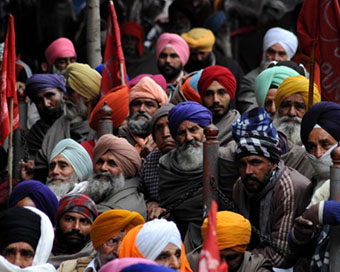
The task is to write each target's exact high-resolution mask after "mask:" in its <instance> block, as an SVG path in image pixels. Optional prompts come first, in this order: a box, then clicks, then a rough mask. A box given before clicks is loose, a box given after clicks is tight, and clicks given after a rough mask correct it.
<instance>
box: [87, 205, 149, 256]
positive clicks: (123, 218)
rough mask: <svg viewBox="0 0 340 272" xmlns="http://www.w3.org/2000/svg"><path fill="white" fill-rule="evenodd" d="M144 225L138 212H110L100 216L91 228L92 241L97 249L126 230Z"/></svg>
mask: <svg viewBox="0 0 340 272" xmlns="http://www.w3.org/2000/svg"><path fill="white" fill-rule="evenodd" d="M143 223H144V218H143V217H142V216H141V215H140V214H139V213H137V212H130V211H127V210H109V211H106V212H104V213H102V214H101V215H99V216H98V217H97V218H96V220H94V222H93V224H92V226H91V232H90V236H91V241H92V244H93V247H94V248H95V249H96V248H97V247H99V246H100V245H102V244H104V243H105V242H106V241H108V240H110V239H111V238H113V237H115V236H117V235H118V233H119V232H121V231H122V230H125V231H126V232H128V231H129V230H130V229H132V228H133V227H135V226H138V225H140V224H143Z"/></svg>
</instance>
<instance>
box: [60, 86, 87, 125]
mask: <svg viewBox="0 0 340 272" xmlns="http://www.w3.org/2000/svg"><path fill="white" fill-rule="evenodd" d="M64 100H65V106H66V107H65V115H66V117H67V118H68V119H69V120H71V121H73V120H75V119H76V118H79V119H81V120H86V119H87V118H88V115H89V111H90V110H91V109H90V108H89V106H88V103H87V101H86V99H85V98H84V97H83V96H81V95H80V94H78V93H77V92H75V91H74V90H73V89H72V88H70V87H67V92H66V94H65V95H64Z"/></svg>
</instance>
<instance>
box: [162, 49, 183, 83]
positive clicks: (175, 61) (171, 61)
mask: <svg viewBox="0 0 340 272" xmlns="http://www.w3.org/2000/svg"><path fill="white" fill-rule="evenodd" d="M157 65H158V70H159V72H160V73H161V74H162V75H163V76H164V77H165V79H166V81H167V82H171V81H173V80H175V79H176V78H177V77H178V76H179V74H180V73H181V71H182V69H183V65H182V61H181V59H180V58H179V56H178V54H177V53H176V51H175V50H174V49H173V48H172V47H165V48H164V49H163V50H162V52H161V53H160V54H159V57H158V60H157Z"/></svg>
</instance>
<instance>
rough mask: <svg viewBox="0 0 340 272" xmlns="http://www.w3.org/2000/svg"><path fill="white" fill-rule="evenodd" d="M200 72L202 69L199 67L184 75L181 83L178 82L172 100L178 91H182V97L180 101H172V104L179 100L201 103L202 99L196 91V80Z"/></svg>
mask: <svg viewBox="0 0 340 272" xmlns="http://www.w3.org/2000/svg"><path fill="white" fill-rule="evenodd" d="M202 72H203V69H201V70H200V71H198V72H193V73H191V74H189V75H188V76H187V77H184V80H183V82H182V85H180V84H178V85H177V87H176V91H175V94H174V96H173V100H176V96H177V95H179V94H180V93H183V96H184V98H183V99H181V101H178V102H177V103H175V102H174V104H178V103H179V102H183V101H187V100H189V101H195V102H197V103H200V104H202V99H201V96H200V94H199V92H198V81H199V79H200V77H201V75H202ZM181 96H182V95H181Z"/></svg>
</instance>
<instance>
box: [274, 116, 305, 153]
mask: <svg viewBox="0 0 340 272" xmlns="http://www.w3.org/2000/svg"><path fill="white" fill-rule="evenodd" d="M289 120H294V122H289ZM273 125H274V127H275V128H276V130H277V131H280V132H282V133H283V134H284V135H286V137H287V139H288V140H290V141H291V142H293V143H294V144H296V145H299V146H301V145H302V142H301V136H300V130H301V118H299V117H288V116H282V117H280V116H279V113H278V112H276V114H275V118H274V120H273Z"/></svg>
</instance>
